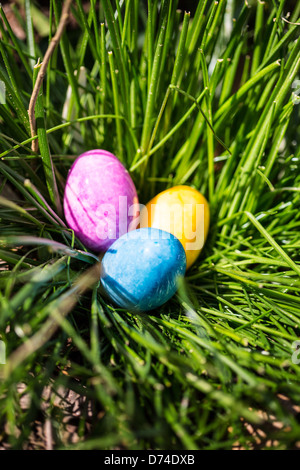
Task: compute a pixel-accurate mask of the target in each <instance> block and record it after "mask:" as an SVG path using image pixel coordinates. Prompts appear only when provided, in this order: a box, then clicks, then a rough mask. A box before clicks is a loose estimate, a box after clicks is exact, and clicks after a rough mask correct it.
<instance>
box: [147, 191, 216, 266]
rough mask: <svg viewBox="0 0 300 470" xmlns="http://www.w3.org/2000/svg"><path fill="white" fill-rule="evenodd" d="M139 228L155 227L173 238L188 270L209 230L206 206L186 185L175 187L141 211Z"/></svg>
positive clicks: (159, 195) (204, 201)
mask: <svg viewBox="0 0 300 470" xmlns="http://www.w3.org/2000/svg"><path fill="white" fill-rule="evenodd" d="M140 227H141V228H142V227H154V228H158V229H161V230H165V231H166V232H169V233H172V234H173V235H175V236H176V237H177V238H178V239H179V240H180V241H181V243H182V245H183V248H184V250H185V254H186V261H187V269H188V268H189V267H190V266H191V265H192V264H193V263H194V262H195V261H196V259H197V258H198V256H199V254H200V252H201V250H202V248H203V245H204V243H205V240H206V238H207V233H208V228H209V205H208V202H207V200H206V199H205V197H204V196H203V195H202V194H201V193H200V192H199V191H197V190H196V189H194V188H191V187H189V186H183V185H180V186H174V187H173V188H170V189H166V190H165V191H163V192H161V193H159V194H157V195H156V196H155V197H154V198H153V199H151V201H149V202H148V204H147V205H146V206H145V207H144V208H143V209H142V211H141V214H140Z"/></svg>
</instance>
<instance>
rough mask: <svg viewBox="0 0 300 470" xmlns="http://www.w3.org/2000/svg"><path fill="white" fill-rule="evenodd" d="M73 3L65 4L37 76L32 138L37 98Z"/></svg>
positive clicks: (30, 110) (31, 116)
mask: <svg viewBox="0 0 300 470" xmlns="http://www.w3.org/2000/svg"><path fill="white" fill-rule="evenodd" d="M71 3H72V0H66V1H65V3H64V6H63V10H62V14H61V17H60V20H59V24H58V27H57V31H56V33H55V35H54V36H53V38H52V39H51V42H50V44H49V46H48V49H47V51H46V54H45V56H44V60H43V62H42V64H41V68H40V70H39V73H38V76H37V79H36V82H35V85H34V88H33V91H32V95H31V98H30V102H29V108H28V115H29V123H30V131H31V137H35V136H36V122H35V114H34V110H35V104H36V100H37V97H38V95H39V91H40V88H41V86H42V83H43V80H44V77H45V75H46V70H47V67H48V63H49V60H50V58H51V56H52V54H53V52H54V49H55V47H56V46H57V44H58V43H59V40H60V38H61V36H62V34H63V31H64V28H65V25H66V23H67V20H68V17H69V12H70V7H71ZM31 149H32V151H33V152H37V150H38V140H37V139H35V140H33V141H32V143H31Z"/></svg>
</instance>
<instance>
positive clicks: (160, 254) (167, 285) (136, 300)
mask: <svg viewBox="0 0 300 470" xmlns="http://www.w3.org/2000/svg"><path fill="white" fill-rule="evenodd" d="M185 269H186V256H185V252H184V249H183V246H182V244H181V243H180V241H179V240H178V239H177V238H176V237H175V236H174V235H172V234H170V233H167V232H164V231H163V230H158V229H155V228H154V229H152V228H143V229H137V230H134V231H132V232H129V233H127V234H125V235H123V236H122V237H120V238H119V239H118V240H117V241H115V243H114V244H113V245H111V247H110V248H109V249H108V250H107V252H106V253H105V255H104V257H103V259H102V273H101V285H102V289H103V290H104V292H105V293H106V295H107V296H108V297H109V298H110V299H111V300H112V301H113V302H114V303H115V304H116V305H117V306H118V307H121V308H125V309H127V310H130V311H148V310H153V309H155V308H157V307H159V306H160V305H162V304H164V303H165V302H167V301H168V300H169V299H170V298H171V297H172V296H173V295H174V294H175V292H176V290H177V288H178V280H179V278H180V277H182V276H184V273H185Z"/></svg>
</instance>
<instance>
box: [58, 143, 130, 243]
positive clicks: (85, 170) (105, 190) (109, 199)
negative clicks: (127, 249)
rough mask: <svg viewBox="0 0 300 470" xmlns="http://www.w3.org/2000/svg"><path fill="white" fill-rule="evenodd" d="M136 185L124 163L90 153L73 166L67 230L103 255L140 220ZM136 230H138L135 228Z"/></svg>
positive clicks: (67, 195)
mask: <svg viewBox="0 0 300 470" xmlns="http://www.w3.org/2000/svg"><path fill="white" fill-rule="evenodd" d="M130 207H131V208H132V207H135V208H137V210H138V197H137V193H136V189H135V186H134V183H133V181H132V179H131V177H130V175H129V173H128V171H127V170H126V169H125V168H124V166H123V165H122V164H121V162H120V161H119V160H118V159H117V157H115V156H114V155H113V154H112V153H110V152H107V151H106V150H90V151H88V152H85V153H83V154H82V155H80V156H79V157H78V158H77V159H76V160H75V162H74V163H73V165H72V167H71V169H70V171H69V174H68V178H67V182H66V187H65V193H64V213H65V218H66V222H67V225H68V227H70V228H71V229H73V230H74V232H75V235H76V236H77V237H78V238H79V239H80V240H81V241H82V243H83V244H84V245H85V246H86V247H87V248H89V249H90V250H93V251H96V252H100V251H105V250H107V248H108V247H109V246H110V245H111V244H112V243H113V242H114V241H115V240H116V239H118V238H119V237H120V236H122V235H123V234H124V233H126V232H127V231H128V230H129V229H130V227H129V226H130V224H131V223H132V222H133V220H134V218H135V217H136V216H137V212H136V209H134V210H132V211H131V212H130ZM133 228H135V227H133Z"/></svg>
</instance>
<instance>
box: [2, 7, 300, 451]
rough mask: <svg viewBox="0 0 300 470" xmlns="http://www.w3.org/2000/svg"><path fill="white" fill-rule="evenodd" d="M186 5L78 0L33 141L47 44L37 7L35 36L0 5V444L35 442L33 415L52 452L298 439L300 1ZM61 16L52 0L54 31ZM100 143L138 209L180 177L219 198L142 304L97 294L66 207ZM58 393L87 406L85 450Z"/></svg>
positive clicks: (82, 420) (90, 259)
mask: <svg viewBox="0 0 300 470" xmlns="http://www.w3.org/2000/svg"><path fill="white" fill-rule="evenodd" d="M177 5H178V2H177V1H176V0H162V1H157V0H154V1H151V0H149V1H148V2H142V1H141V0H140V1H139V0H128V1H127V2H122V1H120V2H115V1H113V2H109V1H108V0H102V1H101V2H100V3H98V2H95V0H91V2H90V5H89V8H88V9H87V10H84V8H83V4H82V2H81V0H76V2H74V3H73V5H72V14H73V16H74V17H75V20H76V21H77V25H78V26H77V30H76V32H75V34H74V33H72V31H71V30H70V29H67V30H66V31H65V32H64V34H63V36H62V37H61V39H60V41H59V44H58V47H57V48H56V50H55V52H54V54H53V55H52V57H51V60H50V62H49V65H48V68H47V75H46V78H45V81H44V84H43V89H42V91H43V93H41V94H40V96H39V103H38V108H36V112H37V113H38V114H37V116H36V117H38V119H37V135H38V137H37V138H38V142H39V150H38V151H37V152H33V151H32V150H31V142H32V137H31V133H30V125H29V119H28V113H27V109H28V104H29V100H30V96H31V93H32V89H33V84H34V80H35V79H36V71H35V67H34V66H35V64H36V63H37V62H38V58H41V60H42V58H43V55H44V52H45V50H44V48H43V49H42V50H40V47H42V45H43V44H42V43H39V42H36V41H35V36H34V34H33V29H34V18H33V16H32V13H31V9H30V2H29V1H27V2H25V7H26V21H25V22H24V28H26V31H27V38H26V40H25V41H20V40H18V39H17V37H16V36H15V34H14V32H13V31H12V29H11V27H10V24H9V22H8V21H7V18H6V16H5V13H4V10H3V8H2V7H0V16H1V21H0V31H1V42H0V54H1V60H0V79H1V80H2V81H3V82H4V83H5V86H6V104H2V105H0V124H1V132H0V147H1V154H0V159H1V162H0V173H1V188H0V191H1V195H0V205H1V212H0V239H1V246H0V258H1V260H2V261H3V262H4V264H2V266H3V267H4V269H2V270H1V271H0V289H1V290H0V312H1V314H0V337H1V340H2V341H4V343H5V345H6V351H7V364H6V365H5V366H0V367H1V369H0V371H1V382H0V397H1V398H0V400H1V406H0V429H1V432H0V446H4V447H5V446H7V447H11V448H29V447H30V445H31V444H30V443H31V440H32V433H34V429H35V425H36V424H35V423H36V422H40V423H41V424H40V426H41V427H43V429H45V430H48V431H47V432H46V431H45V432H46V436H45V442H46V444H45V442H43V440H41V442H40V444H35V446H39V445H40V446H41V447H42V446H45V445H46V446H48V447H49V446H50V447H52V446H54V447H55V448H66V447H68V448H70V447H75V448H81V449H90V448H97V449H113V448H125V449H231V448H232V447H234V446H236V445H239V446H242V447H243V448H253V446H259V447H260V448H265V447H272V446H274V447H276V448H280V449H288V448H293V447H295V446H299V435H300V426H299V423H298V420H297V416H296V415H295V412H293V408H292V405H293V404H297V403H298V402H299V399H300V393H299V378H300V369H299V367H300V366H299V365H298V364H297V362H298V361H297V354H296V353H297V351H295V341H296V340H297V337H298V334H299V333H298V328H299V324H300V297H299V291H300V282H299V273H300V263H299V261H300V260H299V246H300V245H299V225H300V219H299V202H300V195H299V182H300V178H299V158H300V154H299V148H297V141H296V137H297V135H298V134H299V108H300V107H299V106H297V104H298V103H299V97H298V96H297V88H296V87H297V77H298V74H299V66H300V52H299V51H300V48H299V41H300V40H299V34H297V33H298V32H299V14H300V6H299V5H298V6H295V7H294V9H293V10H292V11H290V10H288V9H287V8H288V7H287V2H286V1H285V0H280V1H277V0H274V1H272V2H265V3H261V2H257V3H256V2H254V1H253V2H251V3H250V2H247V3H245V4H242V3H241V2H235V1H233V0H228V1H227V2H226V1H222V0H221V1H219V2H207V1H206V0H202V1H199V2H198V5H197V8H196V11H195V13H194V14H193V15H191V14H190V13H187V12H182V11H179V10H177ZM288 11H290V13H291V14H290V15H289V16H288V17H287V18H286V16H287V14H288ZM60 14H61V2H58V1H57V0H51V1H50V10H49V20H48V21H49V24H50V27H49V28H48V32H49V41H50V40H51V38H52V36H53V34H54V31H55V28H56V27H57V25H58V22H59V18H60ZM297 23H298V24H297ZM51 25H53V27H51ZM44 46H45V45H44ZM92 148H105V149H107V150H109V151H111V152H113V153H115V154H116V155H118V157H119V158H120V159H121V160H122V161H123V162H124V164H125V165H126V167H127V168H128V169H129V170H130V172H131V175H132V177H133V179H134V181H135V183H136V186H137V188H138V192H139V198H140V201H141V202H142V203H146V202H147V200H148V199H149V198H150V197H152V196H154V195H155V194H156V193H157V192H159V191H161V190H163V189H166V188H168V187H171V186H172V185H175V184H188V185H191V186H194V187H196V188H197V189H199V190H200V191H201V192H202V193H203V194H205V195H206V196H207V198H208V200H209V202H210V206H211V212H212V222H211V227H210V232H209V237H208V241H207V243H206V246H205V249H204V250H203V252H202V254H201V257H200V258H199V260H198V261H197V263H196V264H195V265H194V266H193V268H192V269H191V270H189V271H188V273H187V276H186V279H185V282H184V284H183V285H182V286H181V287H180V289H179V293H178V295H177V296H176V297H174V298H173V299H172V300H171V301H170V302H168V303H167V304H166V305H164V306H163V307H162V308H160V309H159V310H157V311H154V312H151V313H150V314H147V315H142V314H141V315H133V314H132V313H130V312H127V311H124V310H121V309H115V308H114V307H113V306H112V305H110V304H108V303H107V302H106V301H105V299H103V298H102V297H101V295H100V293H99V291H98V278H99V273H98V271H97V269H98V264H97V257H96V256H95V255H94V254H93V253H89V252H88V251H87V250H86V249H85V247H84V246H83V245H82V244H81V243H80V242H79V241H78V240H77V239H76V238H75V237H74V234H73V233H72V231H71V230H69V229H68V228H67V227H66V225H65V223H64V220H63V214H61V212H60V210H59V206H60V201H61V198H62V196H63V190H64V183H65V179H66V175H67V172H68V169H69V168H70V165H71V163H72V161H73V159H74V158H75V157H76V156H77V155H79V154H80V153H82V152H83V151H86V150H88V149H92ZM49 165H50V167H51V166H53V169H54V171H53V172H52V173H51V175H50V176H51V177H52V178H53V184H52V185H51V184H49V174H50V173H49ZM50 169H51V168H50ZM56 187H57V191H56V190H55V188H56ZM8 188H9V189H10V190H12V192H13V196H14V198H13V199H12V198H11V197H9V198H8V197H7V196H6V195H7V191H8ZM57 196H58V198H57ZM20 387H21V389H20ZM20 390H21V391H20ZM65 391H68V393H73V394H76V396H77V397H78V401H79V402H80V403H83V405H82V406H81V407H80V413H79V417H77V424H76V430H74V436H76V444H71V442H74V439H73V440H72V436H70V434H68V433H67V434H66V432H65V429H64V427H65V419H63V418H64V416H65V415H64V414H65V411H64V410H66V407H67V405H68V403H69V402H68V401H67V399H66V398H63V396H62V395H64V393H65ZM46 392H47V393H46ZM45 393H46V395H47V398H45ZM22 397H23V399H24V397H26V400H27V401H26V406H24V403H23V402H24V400H23V402H22ZM59 397H60V407H58V406H57V399H58V398H59ZM22 403H23V405H22ZM287 404H288V405H289V406H287ZM91 406H92V412H91V408H90V407H91ZM269 416H272V417H273V418H272V419H275V420H277V421H280V422H281V426H282V430H278V429H277V428H276V426H272V422H271V421H272V419H269V418H268V417H269ZM250 425H251V426H252V427H251V426H250ZM44 426H45V427H44ZM258 428H259V429H260V431H259V432H257V429H258ZM49 429H50V431H49ZM249 429H252V431H251V432H249ZM49 432H50V437H49ZM74 436H73V437H74ZM274 442H275V443H276V444H275V443H274Z"/></svg>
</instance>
